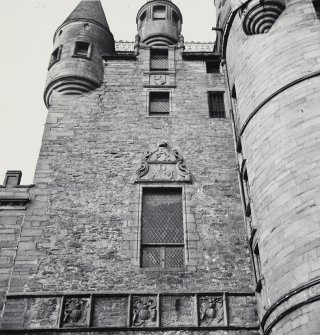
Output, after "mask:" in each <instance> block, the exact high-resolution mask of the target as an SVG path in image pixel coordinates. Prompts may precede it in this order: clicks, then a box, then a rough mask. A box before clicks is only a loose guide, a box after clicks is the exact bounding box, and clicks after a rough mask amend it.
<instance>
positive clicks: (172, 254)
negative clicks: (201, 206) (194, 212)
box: [141, 188, 184, 269]
mask: <svg viewBox="0 0 320 335" xmlns="http://www.w3.org/2000/svg"><path fill="white" fill-rule="evenodd" d="M141 225H142V227H141V233H142V236H141V251H142V253H141V266H142V267H143V268H160V269H166V268H181V267H183V265H184V233H183V211H182V189H181V188H144V190H143V195H142V222H141Z"/></svg>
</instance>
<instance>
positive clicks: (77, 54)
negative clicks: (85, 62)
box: [72, 41, 92, 59]
mask: <svg viewBox="0 0 320 335" xmlns="http://www.w3.org/2000/svg"><path fill="white" fill-rule="evenodd" d="M80 43H83V44H84V43H85V44H87V45H88V51H87V55H86V56H85V55H82V54H79V53H77V47H78V45H79V44H80ZM91 56H92V43H89V42H85V41H76V42H75V43H74V49H73V54H72V57H76V58H85V59H91Z"/></svg>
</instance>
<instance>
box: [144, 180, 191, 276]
mask: <svg viewBox="0 0 320 335" xmlns="http://www.w3.org/2000/svg"><path fill="white" fill-rule="evenodd" d="M157 188H162V189H163V188H164V189H169V188H173V189H180V190H181V201H182V218H183V219H182V220H183V240H184V241H183V244H182V243H177V244H174V245H177V246H178V245H179V246H183V266H182V267H172V268H166V267H162V266H160V267H159V268H152V267H150V268H147V267H142V256H143V254H142V252H143V242H142V213H143V208H142V207H143V194H144V190H145V189H157ZM139 193H140V195H139V232H138V234H139V240H138V242H139V243H138V255H139V268H140V269H143V270H146V271H182V270H185V268H186V266H187V265H188V257H187V235H188V230H187V216H186V200H185V199H186V190H185V185H181V184H176V183H173V184H167V183H163V184H148V185H140V192H139ZM145 245H148V244H145ZM159 245H160V244H159ZM161 245H162V246H165V245H168V244H166V243H162V244H161ZM170 245H171V246H173V244H170ZM160 252H161V251H160ZM160 262H161V264H162V261H161V260H160Z"/></svg>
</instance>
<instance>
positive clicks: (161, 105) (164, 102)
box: [149, 92, 170, 115]
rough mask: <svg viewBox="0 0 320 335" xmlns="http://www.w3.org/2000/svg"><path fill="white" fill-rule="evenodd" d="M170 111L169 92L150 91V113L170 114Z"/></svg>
mask: <svg viewBox="0 0 320 335" xmlns="http://www.w3.org/2000/svg"><path fill="white" fill-rule="evenodd" d="M169 112H170V93H169V92H150V95H149V115H168V114H169Z"/></svg>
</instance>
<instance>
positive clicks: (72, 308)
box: [63, 298, 90, 327]
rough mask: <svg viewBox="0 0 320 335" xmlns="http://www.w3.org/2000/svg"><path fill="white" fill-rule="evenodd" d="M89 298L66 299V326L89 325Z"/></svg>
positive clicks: (64, 320)
mask: <svg viewBox="0 0 320 335" xmlns="http://www.w3.org/2000/svg"><path fill="white" fill-rule="evenodd" d="M89 307H90V303H89V299H88V298H69V299H66V302H65V306H64V315H63V326H64V327H87V326H88V315H89Z"/></svg>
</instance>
